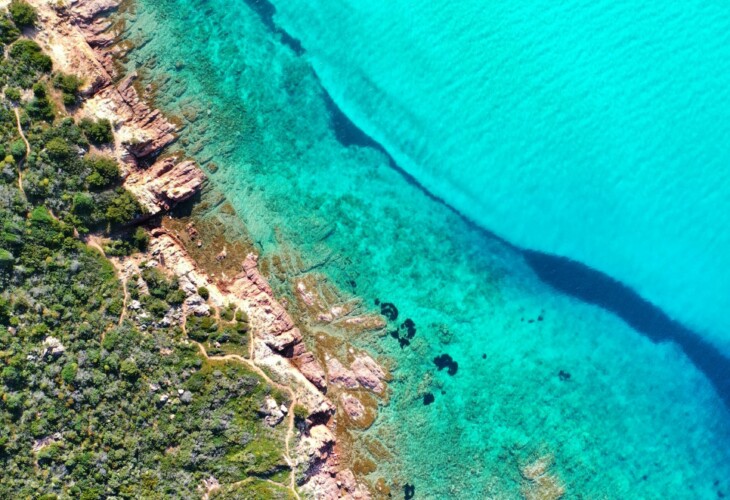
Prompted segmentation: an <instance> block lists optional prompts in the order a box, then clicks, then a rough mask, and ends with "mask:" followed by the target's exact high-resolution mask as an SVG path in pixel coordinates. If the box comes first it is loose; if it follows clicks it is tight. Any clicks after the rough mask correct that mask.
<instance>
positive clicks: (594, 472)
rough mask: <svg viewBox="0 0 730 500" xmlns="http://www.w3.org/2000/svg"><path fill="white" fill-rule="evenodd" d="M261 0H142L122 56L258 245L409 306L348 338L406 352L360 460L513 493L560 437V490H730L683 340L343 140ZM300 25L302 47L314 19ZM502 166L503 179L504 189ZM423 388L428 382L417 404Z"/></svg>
mask: <svg viewBox="0 0 730 500" xmlns="http://www.w3.org/2000/svg"><path fill="white" fill-rule="evenodd" d="M291 5H292V8H294V6H295V3H294V2H293V3H292V4H291ZM404 5H405V4H404ZM342 6H349V8H351V9H355V7H353V4H352V3H343V4H342ZM259 7H261V6H259ZM335 7H336V6H333V8H332V11H333V12H337V8H335ZM358 7H360V4H358ZM282 8H283V7H282ZM355 10H357V9H355ZM394 10H395V11H397V9H394ZM292 12H294V11H292ZM262 13H263V14H264V15H263V16H262V15H261V14H262ZM265 14H266V12H265V9H263V10H261V9H260V10H259V11H258V12H255V11H253V10H251V9H250V8H249V7H248V6H247V5H245V4H243V3H237V4H236V5H235V8H231V3H230V2H224V1H221V0H213V1H210V0H209V1H191V0H155V1H153V0H138V2H137V9H136V13H133V14H130V15H129V18H130V19H129V22H128V24H127V36H128V37H130V38H131V39H132V40H135V41H136V42H137V47H138V48H137V49H136V50H134V51H133V52H132V53H131V55H130V61H129V65H130V66H131V67H141V68H145V71H144V73H143V74H144V75H145V76H146V78H148V79H149V80H150V81H152V80H154V81H156V82H158V83H159V84H160V88H159V93H158V104H159V105H160V106H161V107H162V108H163V109H165V110H166V111H168V112H170V113H173V114H176V115H181V116H183V117H184V118H185V123H186V127H185V129H184V130H183V132H182V136H181V141H180V145H181V146H183V147H184V148H185V149H186V151H188V152H189V153H191V154H194V156H195V157H196V158H197V159H198V160H199V161H201V162H202V163H204V164H205V165H206V166H207V167H208V168H209V167H210V164H211V163H215V165H216V166H217V170H215V173H211V174H210V176H211V179H212V180H213V183H214V185H215V186H216V188H218V189H220V190H221V191H223V192H224V193H225V194H226V195H227V196H228V199H229V200H230V202H231V203H232V204H233V205H234V206H235V208H236V211H237V213H238V214H239V216H240V217H241V219H242V220H243V221H244V222H245V224H246V226H247V229H248V231H249V232H250V234H251V237H252V239H253V240H254V241H255V242H256V243H257V244H258V246H259V248H260V249H261V251H262V253H263V254H264V256H270V255H274V254H277V253H278V252H282V251H284V249H285V248H289V247H294V248H296V249H297V251H299V252H300V253H301V254H302V256H303V258H304V259H305V261H306V262H308V263H310V265H318V266H319V267H318V270H319V271H322V272H324V273H326V275H327V276H329V277H330V278H331V279H332V280H333V281H334V282H335V283H337V284H338V285H339V286H340V287H341V288H342V289H344V290H347V291H349V292H351V293H353V294H357V295H359V296H361V297H363V298H364V299H365V300H367V301H368V302H369V303H371V304H373V308H376V306H375V300H376V299H380V300H381V301H387V302H392V303H394V304H395V305H396V306H397V307H398V310H399V317H398V320H397V321H396V322H395V323H394V326H397V325H398V324H400V323H401V322H402V321H404V320H405V319H406V318H411V319H412V320H413V321H414V323H415V325H416V330H417V331H416V334H415V337H414V338H413V340H412V342H411V344H410V345H409V346H407V347H405V348H400V347H399V346H398V342H397V341H396V340H395V339H393V338H391V337H389V336H386V337H382V338H381V337H378V336H376V335H369V336H363V338H362V339H360V340H359V341H360V342H361V344H362V345H363V346H366V347H367V348H369V349H370V350H371V351H372V352H374V353H377V354H379V355H380V356H387V357H389V358H392V359H394V360H395V362H396V363H397V366H398V367H397V369H396V370H394V372H393V375H394V381H393V382H392V383H391V388H392V390H393V395H392V398H391V401H390V404H389V405H388V406H384V407H383V408H381V413H380V416H379V417H378V420H377V421H376V424H375V425H374V426H373V427H372V428H371V429H369V430H368V431H366V433H368V434H369V435H371V436H373V437H375V438H378V439H381V440H382V441H383V442H385V443H386V444H387V445H388V446H392V448H393V451H395V452H396V454H397V457H396V460H394V461H393V462H392V463H391V464H387V463H386V464H382V465H381V466H380V467H379V468H378V470H377V471H375V472H374V473H373V474H372V475H371V479H373V480H375V479H376V478H378V477H384V478H385V479H386V481H388V482H390V481H392V480H395V479H399V480H400V481H401V483H400V484H401V485H402V484H403V482H408V483H410V484H413V485H414V486H415V488H416V498H445V497H450V498H479V497H485V496H487V495H492V496H495V497H499V498H503V497H507V498H513V497H517V496H519V494H520V492H521V491H522V490H523V488H525V486H526V483H525V481H524V480H523V479H522V478H521V476H520V471H519V468H520V466H523V465H525V464H526V463H527V462H529V461H530V460H531V459H533V458H535V457H536V456H539V455H544V454H552V455H553V457H554V461H555V466H554V469H553V472H554V473H555V474H556V475H557V476H559V477H560V479H561V480H562V481H563V482H564V484H565V486H566V490H567V495H566V498H661V497H672V498H716V497H717V495H718V492H722V493H725V494H727V493H728V492H730V484H728V477H730V474H729V472H730V447H728V443H730V426H729V425H728V422H729V421H730V418H729V415H728V412H727V410H726V408H725V406H724V405H723V403H722V401H721V399H720V398H719V397H718V396H717V394H716V392H715V390H714V388H713V386H712V384H711V383H710V381H709V380H708V379H707V377H706V376H705V375H704V374H703V373H702V372H701V371H700V370H698V369H697V368H696V366H694V365H693V364H692V363H691V362H690V361H689V360H688V359H687V357H686V356H685V355H684V353H683V352H682V350H681V349H680V348H678V347H677V346H676V345H674V344H673V343H661V344H657V343H654V342H652V340H651V339H649V338H647V337H646V336H644V335H642V334H641V333H638V332H637V331H635V330H633V329H631V328H629V327H628V326H627V325H626V324H625V323H624V322H623V321H621V320H620V319H619V318H617V317H615V316H614V315H612V314H610V313H608V312H606V311H605V310H603V309H601V308H598V307H595V306H591V305H587V304H585V303H582V302H580V301H578V300H576V299H573V298H570V297H568V296H565V295H562V294H560V293H557V292H556V291H554V290H553V289H552V288H550V287H548V286H546V285H545V284H543V283H542V282H541V281H540V280H539V279H538V278H537V277H536V276H535V275H534V273H533V271H532V270H531V269H530V267H529V266H528V265H526V263H525V261H524V259H523V256H522V254H520V253H519V252H517V251H515V250H514V249H511V248H510V247H509V246H507V245H505V244H503V243H502V242H500V241H499V240H497V239H496V238H494V237H491V236H489V235H488V234H487V233H485V232H483V231H481V230H479V229H477V228H475V227H474V226H472V225H470V224H468V223H467V222H465V221H464V220H463V219H462V218H461V217H459V216H458V215H457V214H456V213H454V212H453V211H452V210H450V209H449V208H448V207H446V206H445V205H444V204H443V203H441V202H439V201H438V200H435V199H434V198H433V197H431V196H429V195H427V194H426V193H425V192H424V191H423V190H422V189H420V188H419V187H417V186H416V185H414V183H413V182H410V181H409V180H408V179H407V178H406V177H404V175H402V174H401V173H400V172H399V171H397V170H396V169H394V168H392V165H391V164H390V161H389V158H388V157H387V156H386V155H384V154H383V152H382V151H380V150H378V149H377V148H372V147H365V146H358V145H357V144H349V145H345V144H343V142H342V141H345V142H347V140H353V139H356V137H355V136H354V135H353V133H352V131H349V132H350V133H349V134H348V133H347V132H348V131H347V130H342V129H340V130H334V128H333V121H332V114H331V110H330V109H329V108H328V105H327V100H326V96H325V95H324V92H323V89H322V87H321V84H320V82H319V80H318V78H317V77H316V76H315V74H314V72H313V71H312V68H311V66H310V59H308V58H307V57H306V56H302V55H300V54H298V53H297V50H295V49H296V48H297V47H296V45H295V46H294V47H292V46H291V42H290V44H287V43H286V40H284V39H283V37H282V35H281V33H276V32H275V31H272V24H271V23H268V25H267V22H266V21H267V19H268V18H267V16H266V15H265ZM302 15H303V14H302ZM373 15H375V14H373ZM394 15H395V13H394ZM303 19H307V18H306V17H304V18H303ZM506 22H507V21H506V20H503V21H501V22H500V23H497V26H500V25H502V24H504V23H506ZM414 24H415V22H414ZM284 25H286V26H287V28H288V27H289V23H284ZM318 26H319V25H318V24H312V25H311V26H308V29H312V30H315V29H317V27H318ZM494 29H495V30H496V29H497V27H495V28H494ZM293 34H295V35H296V36H299V37H302V41H303V46H304V48H305V49H307V50H310V47H309V42H308V40H309V38H311V36H310V37H309V38H308V37H305V36H303V35H304V34H303V33H302V32H301V30H296V29H294V30H293ZM325 35H326V36H330V34H329V33H327V34H325V32H324V31H322V37H323V38H325V39H326V36H325ZM444 38H448V37H446V36H444ZM355 42H356V40H355V39H353V42H352V43H355ZM348 43H349V41H348ZM344 45H347V44H344ZM352 48H353V52H358V50H356V49H357V45H352ZM338 50H339V49H338ZM360 52H361V51H360ZM312 57H313V59H314V61H315V65H317V64H318V63H317V62H316V61H317V56H316V55H315V56H312ZM503 57H507V56H506V55H503ZM343 67H345V66H344V65H343ZM368 67H370V66H369V65H368ZM385 68H386V69H387V66H386V67H385ZM317 69H318V71H319V69H320V68H319V66H318V67H317ZM408 74H411V73H408ZM413 75H417V76H418V78H420V79H422V80H424V81H427V80H429V78H430V76H429V75H428V74H421V73H417V72H414V73H413ZM323 81H324V82H325V85H327V82H328V78H325V77H323ZM338 81H340V80H338ZM341 81H342V82H347V81H349V80H346V79H343V80H341ZM437 83H438V84H440V83H441V82H435V83H434V85H435V84H437ZM350 88H352V87H350ZM437 88H438V87H437ZM329 90H330V91H331V92H332V94H333V96H334V97H335V100H337V101H338V103H340V100H339V99H338V95H337V92H336V91H333V90H332V89H329ZM506 90H507V89H506V88H505V94H506ZM505 98H506V97H505ZM404 99H405V96H404ZM406 104H407V102H406V103H404V104H403V106H404V109H409V108H408V107H407V106H406ZM505 105H507V104H505ZM343 109H344V110H345V111H346V112H348V113H349V111H350V108H348V107H347V106H343ZM414 109H420V108H414ZM381 112H382V110H379V111H378V114H377V116H378V117H380V118H382V114H381ZM393 112H394V113H395V112H400V111H399V110H394V111H393ZM353 116H354V117H355V118H354V119H355V121H357V122H358V124H359V125H360V123H359V121H358V120H357V116H356V113H355V114H354V115H353ZM373 116H375V115H373ZM515 119H516V120H517V118H515ZM501 126H502V127H504V128H508V127H507V124H502V125H501ZM363 127H364V128H365V129H366V130H368V131H369V132H371V131H370V130H369V129H368V127H367V126H366V125H363ZM444 127H446V128H448V126H447V124H446V123H445V122H444ZM518 130H521V129H518ZM518 130H516V131H513V133H515V134H517V133H518ZM372 135H373V136H374V137H376V138H377V139H378V140H379V141H382V143H383V144H384V145H386V147H388V150H389V152H390V145H391V143H390V142H389V141H387V140H384V139H383V137H380V136H379V135H378V134H375V133H373V134H372ZM447 135H448V136H449V137H450V134H447ZM394 137H396V138H398V139H400V138H401V136H398V135H397V134H396V135H394ZM529 137H531V136H529V135H528V136H526V139H525V140H527V138H529ZM338 138H339V139H340V140H338ZM431 140H435V139H434V137H430V136H428V137H426V136H424V140H423V141H422V142H421V143H419V144H420V146H419V147H422V148H425V149H423V151H424V152H425V151H428V148H427V146H428V147H430V146H429V144H430V141H431ZM448 140H451V139H449V138H448V137H447V142H446V143H444V144H443V145H444V147H445V148H447V149H448V150H450V151H452V150H453V149H450V148H457V149H458V146H457V145H455V144H451V143H448ZM453 140H456V139H453ZM416 145H418V144H416ZM424 154H425V153H424ZM434 154H435V153H434ZM439 154H441V153H439ZM505 154H506V153H505ZM525 154H527V153H525ZM530 154H532V155H537V154H538V153H537V152H535V151H533V152H532V153H530ZM394 157H395V158H396V159H398V160H399V161H400V159H399V155H398V154H397V152H394ZM436 158H437V157H436V156H433V157H431V156H428V159H429V161H436ZM495 161H496V160H495ZM500 161H501V160H500ZM469 164H470V163H469ZM505 168H506V167H505ZM708 168H709V167H708ZM432 173H433V171H432ZM417 178H418V180H419V181H421V182H423V183H424V184H425V185H426V186H427V187H428V186H429V182H428V181H426V180H424V178H421V177H418V176H417ZM510 179H511V178H504V179H501V178H500V180H499V182H495V184H494V186H495V187H494V190H493V191H494V193H495V194H496V195H498V199H500V200H502V201H504V197H505V196H506V193H507V191H506V189H507V188H504V189H503V187H502V185H503V184H507V183H509V182H511V181H510ZM443 180H444V181H446V182H451V179H449V178H448V176H445V178H444V179H443ZM478 181H479V182H480V180H479V179H475V181H474V183H475V184H474V185H475V186H476V185H477V182H478ZM556 182H557V181H556ZM437 194H439V195H441V196H443V193H437ZM444 198H446V197H445V196H444ZM448 201H449V202H453V200H451V199H449V200H448ZM515 203H516V202H515ZM523 203H527V202H526V201H523ZM500 205H501V202H500ZM459 208H460V209H461V210H463V207H459ZM512 217H513V218H512V219H510V221H512V222H513V223H514V224H517V222H515V219H514V217H515V216H514V215H512ZM526 217H527V214H526ZM527 220H528V219H527V218H525V220H523V221H521V222H519V224H520V227H521V228H522V230H523V231H524V228H525V227H526V225H528V224H531V223H530V222H527ZM566 231H567V229H566ZM536 232H538V233H541V234H545V232H544V231H543V232H540V231H537V230H536ZM570 234H571V233H569V232H566V233H564V234H560V235H559V238H558V237H556V236H553V237H554V238H557V239H559V240H561V241H562V238H567V237H568V236H569V235H570ZM627 265H629V264H627ZM443 353H447V354H449V355H450V356H451V357H452V358H453V359H454V360H456V361H457V362H458V371H456V373H455V374H454V375H449V374H448V373H447V372H446V370H442V371H438V370H437V368H436V365H435V364H434V362H433V358H434V357H436V356H437V355H440V354H443ZM561 371H562V372H563V376H562V377H561V376H560V373H561ZM568 373H569V374H570V377H569V378H568V377H567V376H566V374H568ZM427 392H430V393H432V394H433V395H434V397H435V401H434V403H433V404H431V405H428V406H425V405H423V402H422V401H423V399H422V398H423V395H424V394H425V393H427ZM396 476H397V478H396Z"/></svg>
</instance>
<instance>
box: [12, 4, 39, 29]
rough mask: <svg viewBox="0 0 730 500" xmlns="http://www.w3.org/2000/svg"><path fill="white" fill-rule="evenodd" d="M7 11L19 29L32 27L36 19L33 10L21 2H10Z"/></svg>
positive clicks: (36, 16) (36, 15)
mask: <svg viewBox="0 0 730 500" xmlns="http://www.w3.org/2000/svg"><path fill="white" fill-rule="evenodd" d="M8 10H9V11H10V16H11V17H12V18H13V22H14V23H15V25H16V26H20V27H21V28H24V27H26V26H33V25H34V24H35V22H36V20H37V19H38V14H37V13H36V11H35V9H34V8H33V7H32V6H31V5H30V4H29V3H28V2H25V1H23V0H12V2H10V5H9V6H8Z"/></svg>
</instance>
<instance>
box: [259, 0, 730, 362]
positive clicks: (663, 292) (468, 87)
mask: <svg viewBox="0 0 730 500" xmlns="http://www.w3.org/2000/svg"><path fill="white" fill-rule="evenodd" d="M272 3H274V4H276V7H277V9H278V15H277V18H276V19H277V21H279V22H280V24H281V25H282V26H283V27H284V28H285V29H286V30H287V31H288V32H290V33H291V34H292V35H293V36H295V37H297V38H299V39H300V40H301V41H302V44H303V46H304V47H305V48H306V49H307V52H308V54H309V59H310V60H311V62H312V64H313V66H314V68H315V69H316V71H317V73H318V75H319V76H320V78H321V79H322V81H323V84H324V86H325V87H326V88H327V89H328V91H329V92H330V93H331V95H332V96H333V98H334V100H335V101H336V102H338V103H339V105H340V106H341V107H342V108H343V109H344V110H345V112H346V114H347V115H348V116H350V117H351V118H352V119H353V120H354V121H355V123H357V124H358V125H359V126H360V127H361V128H363V129H364V130H365V131H366V132H367V133H369V134H370V135H371V136H372V137H374V138H375V139H376V140H378V141H379V142H381V143H382V144H384V145H385V146H386V148H387V150H388V151H389V152H390V153H391V154H392V155H393V156H394V157H395V159H396V160H397V162H398V164H399V165H400V166H402V167H403V168H405V169H406V170H407V171H408V172H409V173H411V174H412V175H413V176H414V177H416V178H417V179H418V180H419V181H420V182H421V183H422V184H424V185H425V186H426V187H427V188H428V189H429V190H430V191H431V192H433V193H434V194H436V195H438V196H440V197H442V198H444V199H445V200H446V201H447V202H448V203H449V204H450V205H452V206H454V207H456V208H457V209H458V210H459V211H461V212H462V213H464V214H466V215H468V216H469V217H470V218H471V219H473V220H474V221H476V222H477V223H479V224H480V225H482V226H483V227H486V228H489V229H490V230H492V231H494V232H495V233H497V234H499V235H500V236H503V237H505V238H506V239H507V240H509V241H510V242H512V243H515V244H517V245H520V246H523V247H528V248H533V249H537V250H542V251H547V252H549V253H553V254H559V255H563V256H567V257H570V258H572V259H575V260H578V261H580V262H584V263H586V264H588V265H589V266H591V267H594V268H597V269H599V270H601V271H603V272H605V273H606V274H608V275H610V276H613V277H614V278H616V279H618V280H619V281H621V282H623V283H626V284H628V285H630V286H631V287H632V288H634V289H635V290H637V291H638V292H639V293H640V294H641V295H642V296H644V297H645V298H647V299H648V300H650V301H652V302H653V303H655V304H657V305H658V306H660V307H661V308H662V309H664V310H665V311H666V312H667V313H668V314H669V315H670V316H673V317H675V318H677V319H679V320H681V321H682V322H684V323H686V324H688V325H689V326H690V327H692V328H693V329H695V330H698V331H701V332H702V333H704V334H705V335H708V336H711V337H712V339H713V340H714V341H715V342H716V343H717V345H719V346H720V347H722V348H723V349H725V350H726V352H729V353H730V315H728V314H727V311H728V310H729V309H730V231H727V230H726V228H727V227H729V226H730V175H728V165H729V164H730V147H728V144H730V10H728V7H727V5H726V4H724V3H722V2H702V1H700V0H689V1H686V2H671V1H666V0H660V1H657V2H641V1H639V0H619V1H616V0H597V1H596V0H592V1H586V0H570V1H564V2H555V1H552V0H537V1H535V0H517V1H511V2H507V1H490V2H483V1H479V0H470V1H463V2H451V1H448V0H435V1H430V2H427V3H426V4H425V5H424V2H420V1H416V0H400V1H397V2H393V1H388V0H372V1H367V2H365V1H357V0H354V1H339V2H333V1H331V0H272ZM343 40H346V41H347V42H346V43H342V41H343Z"/></svg>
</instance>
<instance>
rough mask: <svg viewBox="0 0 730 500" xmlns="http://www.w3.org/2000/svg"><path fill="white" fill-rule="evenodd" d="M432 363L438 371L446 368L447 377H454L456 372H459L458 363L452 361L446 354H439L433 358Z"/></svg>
mask: <svg viewBox="0 0 730 500" xmlns="http://www.w3.org/2000/svg"><path fill="white" fill-rule="evenodd" d="M433 362H434V363H436V367H437V368H438V369H439V371H441V370H443V369H444V368H446V372H447V373H448V374H449V375H456V372H457V371H458V370H459V363H457V362H456V361H454V360H453V359H452V358H451V356H449V355H448V354H440V355H438V356H436V357H435V358H433Z"/></svg>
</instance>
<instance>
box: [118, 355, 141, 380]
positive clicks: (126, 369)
mask: <svg viewBox="0 0 730 500" xmlns="http://www.w3.org/2000/svg"><path fill="white" fill-rule="evenodd" d="M120 373H121V374H122V376H123V377H124V378H128V379H132V380H135V379H137V377H139V367H138V366H137V362H136V361H135V360H133V359H125V360H124V361H122V364H121V365H120Z"/></svg>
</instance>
